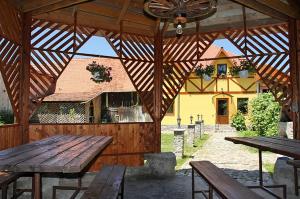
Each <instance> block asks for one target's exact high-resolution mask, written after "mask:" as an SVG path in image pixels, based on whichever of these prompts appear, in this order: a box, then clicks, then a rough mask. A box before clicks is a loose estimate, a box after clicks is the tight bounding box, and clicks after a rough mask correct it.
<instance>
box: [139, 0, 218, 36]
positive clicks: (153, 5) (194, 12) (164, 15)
mask: <svg viewBox="0 0 300 199" xmlns="http://www.w3.org/2000/svg"><path fill="white" fill-rule="evenodd" d="M144 10H145V12H146V13H147V14H149V15H150V16H152V17H155V18H159V19H162V20H167V21H169V22H172V23H174V26H175V27H176V34H177V35H181V34H182V33H183V28H184V26H185V24H186V23H187V22H193V21H199V20H202V19H206V18H208V17H210V16H211V15H213V14H214V13H215V12H216V11H217V0H145V3H144Z"/></svg>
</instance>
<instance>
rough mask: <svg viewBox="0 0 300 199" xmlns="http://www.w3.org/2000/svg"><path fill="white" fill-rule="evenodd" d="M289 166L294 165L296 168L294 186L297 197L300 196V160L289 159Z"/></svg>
mask: <svg viewBox="0 0 300 199" xmlns="http://www.w3.org/2000/svg"><path fill="white" fill-rule="evenodd" d="M287 164H289V165H292V166H293V168H294V186H295V195H296V196H299V188H300V186H299V182H298V168H300V160H293V159H289V160H288V161H287Z"/></svg>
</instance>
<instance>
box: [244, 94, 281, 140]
mask: <svg viewBox="0 0 300 199" xmlns="http://www.w3.org/2000/svg"><path fill="white" fill-rule="evenodd" d="M280 110H281V109H280V106H279V104H278V103H277V102H275V99H274V97H273V95H272V94H271V93H263V94H259V95H258V96H257V97H256V98H254V99H253V100H252V101H251V102H250V122H251V126H252V130H254V131H257V132H258V133H259V135H260V136H276V135H278V122H279V119H280Z"/></svg>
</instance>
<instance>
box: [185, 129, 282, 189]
mask: <svg viewBox="0 0 300 199" xmlns="http://www.w3.org/2000/svg"><path fill="white" fill-rule="evenodd" d="M210 134H211V136H210V138H209V139H208V140H207V141H206V143H205V144H204V146H203V148H202V149H200V150H199V151H198V152H196V153H195V155H194V157H193V158H192V159H191V160H209V161H211V162H212V163H213V164H215V165H217V166H218V167H220V168H224V170H225V172H226V173H228V174H229V175H231V176H232V177H233V178H235V179H238V180H239V181H240V182H242V183H243V184H247V185H250V184H255V183H257V182H258V152H256V150H255V149H250V148H247V147H245V146H243V145H237V144H234V143H232V142H229V141H226V140H225V139H224V138H225V137H226V136H237V133H236V132H226V133H210ZM249 149H250V150H249ZM276 159H277V155H276V154H274V153H263V163H270V164H274V163H275V161H276ZM189 168H190V166H189V164H188V162H186V164H184V165H183V166H182V169H183V170H182V171H179V174H184V173H186V172H189V170H186V169H189ZM264 171H265V172H264V181H265V183H272V178H271V176H270V174H269V173H268V172H267V171H266V169H265V168H264Z"/></svg>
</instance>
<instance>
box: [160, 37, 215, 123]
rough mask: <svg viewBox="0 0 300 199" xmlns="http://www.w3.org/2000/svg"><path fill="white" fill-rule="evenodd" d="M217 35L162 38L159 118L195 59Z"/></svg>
mask: <svg viewBox="0 0 300 199" xmlns="http://www.w3.org/2000/svg"><path fill="white" fill-rule="evenodd" d="M217 37H218V33H206V34H196V35H191V36H182V37H180V38H167V39H165V40H164V44H163V46H164V47H163V66H164V70H163V85H162V110H161V118H163V117H164V115H165V114H166V112H167V110H168V108H169V107H170V105H171V104H172V103H173V101H174V99H175V98H176V96H177V94H178V93H179V91H180V90H181V88H182V86H183V85H184V84H185V82H186V80H187V79H188V77H189V76H190V75H191V73H192V71H193V70H194V68H195V66H196V64H197V63H198V61H197V59H199V58H200V57H201V56H202V55H203V54H204V53H205V52H206V50H207V49H208V48H209V47H210V45H211V44H212V43H213V42H214V40H215V39H216V38H217Z"/></svg>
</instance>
